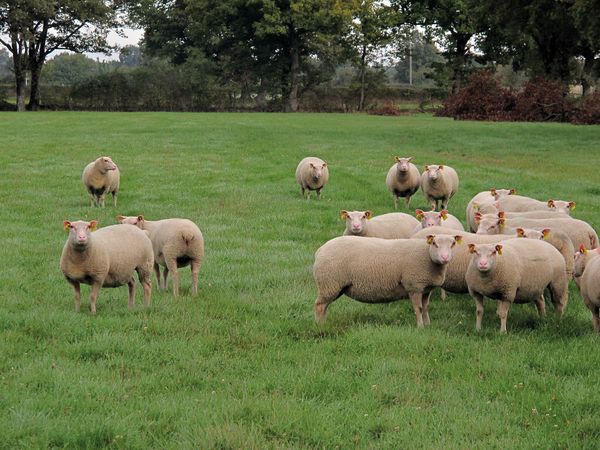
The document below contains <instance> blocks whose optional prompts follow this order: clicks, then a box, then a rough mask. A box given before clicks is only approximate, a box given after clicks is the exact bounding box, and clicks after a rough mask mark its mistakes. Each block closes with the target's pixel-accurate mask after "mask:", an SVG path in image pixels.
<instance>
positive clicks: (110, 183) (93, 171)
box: [81, 156, 121, 207]
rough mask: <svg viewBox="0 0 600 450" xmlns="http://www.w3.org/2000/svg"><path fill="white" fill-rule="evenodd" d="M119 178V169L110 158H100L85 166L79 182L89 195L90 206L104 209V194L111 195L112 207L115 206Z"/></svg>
mask: <svg viewBox="0 0 600 450" xmlns="http://www.w3.org/2000/svg"><path fill="white" fill-rule="evenodd" d="M120 177H121V174H120V172H119V168H118V167H117V165H116V164H115V163H114V161H113V160H112V159H111V158H110V156H101V157H100V158H98V159H96V160H95V161H92V162H91V163H89V164H88V165H87V166H85V169H83V174H82V176H81V180H82V181H83V185H84V186H85V189H86V190H87V192H88V194H89V195H90V199H91V206H94V205H96V206H102V207H104V201H105V198H106V194H112V197H113V205H114V206H117V193H118V192H119V183H120Z"/></svg>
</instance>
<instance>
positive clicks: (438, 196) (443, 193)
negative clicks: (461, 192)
mask: <svg viewBox="0 0 600 450" xmlns="http://www.w3.org/2000/svg"><path fill="white" fill-rule="evenodd" d="M421 190H422V191H423V194H424V195H425V198H426V199H427V203H429V204H430V205H431V210H432V211H433V210H436V209H446V208H447V207H448V201H449V200H450V199H451V198H452V196H453V195H454V194H456V191H457V190H458V174H457V173H456V171H455V170H454V169H453V168H452V167H450V166H444V165H429V166H425V171H424V172H423V174H422V175H421ZM438 203H439V204H440V206H438Z"/></svg>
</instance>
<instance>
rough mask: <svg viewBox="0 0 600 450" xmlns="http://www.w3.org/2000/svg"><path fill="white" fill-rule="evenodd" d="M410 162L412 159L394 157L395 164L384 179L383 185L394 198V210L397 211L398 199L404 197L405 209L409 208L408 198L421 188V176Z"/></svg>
mask: <svg viewBox="0 0 600 450" xmlns="http://www.w3.org/2000/svg"><path fill="white" fill-rule="evenodd" d="M411 160H412V157H410V158H400V157H399V156H396V164H394V165H393V166H392V167H390V170H389V171H388V173H387V177H386V179H385V184H386V185H387V188H388V190H389V191H390V192H391V193H392V196H393V197H394V208H395V209H398V197H404V198H405V200H406V207H407V208H410V198H411V197H412V196H413V195H414V194H415V192H417V191H418V190H419V187H420V186H421V174H420V173H419V169H417V166H415V165H414V164H413V163H411Z"/></svg>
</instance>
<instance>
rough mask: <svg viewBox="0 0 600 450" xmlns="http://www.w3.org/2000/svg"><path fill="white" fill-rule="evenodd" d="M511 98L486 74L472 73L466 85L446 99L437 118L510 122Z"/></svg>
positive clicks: (513, 98) (512, 102)
mask: <svg viewBox="0 0 600 450" xmlns="http://www.w3.org/2000/svg"><path fill="white" fill-rule="evenodd" d="M514 103H515V96H514V94H513V93H512V92H511V91H509V90H508V89H505V88H503V87H502V85H501V84H500V82H499V81H498V80H497V79H496V78H494V76H493V74H492V73H491V72H490V71H488V70H481V71H478V72H475V73H473V74H472V75H471V77H470V78H469V82H468V83H467V85H466V86H465V87H464V88H463V89H461V90H459V91H458V92H457V93H456V94H454V95H452V96H451V97H449V98H447V99H446V100H445V101H444V102H443V103H442V107H441V108H440V109H439V110H438V111H437V112H436V115H438V116H445V117H453V118H455V119H463V120H509V119H510V111H511V110H512V108H513V107H514Z"/></svg>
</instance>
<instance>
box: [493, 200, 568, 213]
mask: <svg viewBox="0 0 600 450" xmlns="http://www.w3.org/2000/svg"><path fill="white" fill-rule="evenodd" d="M496 206H497V208H498V209H499V210H500V211H511V212H521V211H534V210H539V211H549V210H550V211H554V212H561V213H565V214H571V211H572V210H574V209H575V206H576V203H575V202H566V201H563V200H548V201H547V202H541V201H539V200H535V199H533V198H530V197H524V196H522V195H508V196H504V197H501V198H499V199H498V200H497V201H496Z"/></svg>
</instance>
